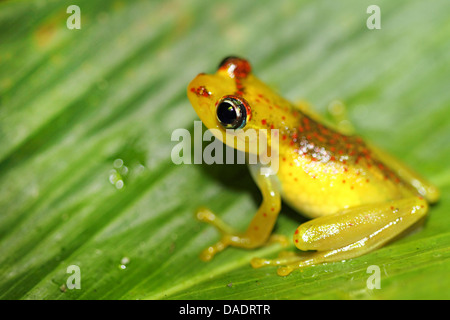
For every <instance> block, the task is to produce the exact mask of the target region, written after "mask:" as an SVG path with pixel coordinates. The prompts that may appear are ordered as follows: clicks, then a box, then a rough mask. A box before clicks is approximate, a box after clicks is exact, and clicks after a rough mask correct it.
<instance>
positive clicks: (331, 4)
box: [0, 0, 450, 299]
mask: <svg viewBox="0 0 450 320" xmlns="http://www.w3.org/2000/svg"><path fill="white" fill-rule="evenodd" d="M372 4H377V5H378V6H379V7H380V8H381V29H380V30H369V29H368V28H367V27H366V20H367V19H368V17H369V14H367V13H366V10H367V7H368V6H369V5H372ZM69 5H78V6H79V7H80V9H81V29H79V30H76V29H74V30H70V29H68V28H67V27H66V20H67V18H68V17H69V16H70V14H68V13H67V12H66V9H67V7H68V6H69ZM449 9H450V8H449V3H448V1H446V0H441V1H432V2H424V1H418V0H414V1H387V0H385V1H375V2H373V1H361V0H351V1H350V0H344V1H339V2H338V1H331V0H319V1H282V0H280V1H265V0H263V1H237V0H236V1H222V2H219V1H181V0H177V1H125V0H122V1H75V0H74V1H60V0H58V1H56V0H54V1H41V0H36V1H5V2H2V3H0V208H1V209H0V298H2V299H328V298H331V299H408V298H412V299H427V298H435V299H436V298H437V299H449V298H450V280H449V277H448V273H449V271H450V259H449V258H450V250H449V245H450V233H449V223H450V214H449V209H450V197H449V189H450V169H449V166H448V162H449V159H450V144H449V143H448V140H449V138H450V121H449V119H450V114H449V112H450V107H449V106H450V90H449V84H450V83H449V76H450V55H449V52H450V41H449V40H450V21H449V19H448V11H449ZM228 55H240V56H242V57H246V58H247V59H249V60H250V61H251V63H252V66H253V70H254V72H255V73H256V75H257V76H258V77H260V78H261V79H262V80H263V81H265V82H267V83H268V84H269V85H271V86H273V87H274V88H276V89H277V90H278V91H280V92H281V94H282V95H284V96H285V97H287V98H289V99H291V100H293V101H295V100H300V99H304V100H308V101H309V102H311V103H312V104H314V105H315V106H316V107H317V111H318V112H320V113H324V112H325V110H326V107H327V105H328V104H329V103H330V102H331V101H332V100H334V99H341V100H342V101H344V102H345V103H346V105H347V106H348V109H349V116H350V118H351V119H352V121H353V123H354V124H355V126H356V127H357V129H358V131H359V133H360V134H361V135H362V136H364V137H366V138H368V139H370V140H371V141H373V142H375V143H377V144H378V145H380V146H382V147H383V148H385V149H386V150H388V151H389V152H391V153H392V154H394V155H396V156H397V157H399V158H401V159H402V160H403V161H405V162H406V163H408V164H409V165H410V166H411V167H412V168H414V169H416V170H417V171H419V172H420V173H422V174H423V175H424V176H426V177H427V178H428V179H429V180H431V181H432V182H433V183H435V184H436V185H437V186H439V187H440V189H441V191H442V199H441V201H440V203H439V204H438V205H436V206H434V207H433V208H432V209H431V211H430V216H429V219H428V220H427V223H426V225H425V228H424V229H423V230H422V231H421V232H419V233H415V234H413V235H411V236H408V237H406V238H403V239H401V240H399V241H397V242H395V243H392V244H390V245H388V246H386V247H384V248H382V249H380V250H377V251H375V252H373V253H370V254H367V255H365V256H362V257H359V258H356V259H352V260H349V261H344V262H338V263H329V264H326V265H319V266H315V267H310V268H305V269H304V270H302V271H301V272H300V271H298V272H294V273H292V274H291V275H289V276H288V277H279V276H277V275H276V269H275V268H263V269H257V270H254V269H252V268H251V267H250V265H249V261H250V259H251V258H252V257H254V256H259V257H270V256H276V254H277V253H278V252H279V251H280V248H279V247H278V246H277V245H274V246H269V247H265V248H262V249H260V250H256V251H245V250H239V249H229V250H227V251H225V252H223V253H221V254H220V255H218V256H217V257H216V258H215V259H214V261H212V262H211V263H203V262H201V261H200V260H199V259H198V254H199V252H200V250H201V249H203V248H204V247H205V246H207V245H209V244H211V243H213V242H215V241H216V240H217V239H218V238H219V234H218V233H217V232H216V231H215V230H214V229H213V228H212V227H209V226H206V225H203V224H201V223H199V222H197V221H196V220H195V219H194V218H193V212H194V210H195V209H196V208H197V207H198V206H200V205H205V206H208V207H210V208H211V209H212V210H214V211H216V212H217V213H219V215H220V216H221V217H222V218H223V219H224V220H225V221H228V222H230V223H231V224H233V225H235V226H236V227H238V228H241V229H243V228H245V226H246V225H247V223H248V222H249V221H250V219H251V218H252V215H253V213H254V212H255V210H256V209H257V207H258V205H259V201H260V195H259V192H258V190H257V188H256V186H255V185H254V183H253V182H252V180H251V177H250V175H249V174H248V172H247V170H246V167H245V166H243V165H235V166H228V165H227V166H220V165H211V166H207V165H179V166H177V165H174V164H173V163H172V162H171V158H170V152H171V149H172V147H173V146H174V145H175V144H176V143H175V142H172V141H171V134H172V132H173V130H175V129H177V128H186V129H189V130H191V132H192V130H193V121H194V120H198V117H197V116H196V114H195V112H194V111H193V109H192V108H191V106H190V104H189V102H188V100H187V98H186V93H185V91H186V86H187V84H188V83H189V81H190V80H191V79H192V78H193V77H194V76H195V75H196V74H197V73H199V72H214V71H215V68H216V66H217V64H218V63H219V62H220V60H221V59H222V58H224V57H225V56H228ZM303 221H305V218H303V217H302V216H300V215H297V214H296V213H294V212H293V211H292V210H291V209H289V208H287V207H284V208H283V213H282V214H281V216H280V218H279V221H278V223H277V226H276V231H277V232H279V233H283V234H286V235H289V236H290V235H291V234H292V232H293V230H294V229H295V228H296V227H297V226H298V225H299V224H300V223H301V222H303ZM70 265H77V266H79V267H80V270H81V289H79V290H77V289H73V290H71V289H69V288H67V287H66V285H65V283H66V280H67V278H68V277H69V276H70V275H71V274H68V273H67V267H68V266H70ZM370 265H378V266H379V267H380V270H381V289H373V290H371V289H368V288H367V286H366V281H367V278H368V277H369V275H370V274H368V273H367V272H366V270H367V267H368V266H370Z"/></svg>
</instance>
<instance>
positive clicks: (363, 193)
mask: <svg viewBox="0 0 450 320" xmlns="http://www.w3.org/2000/svg"><path fill="white" fill-rule="evenodd" d="M187 94H188V97H189V100H190V102H191V104H192V106H193V107H194V109H195V111H196V112H197V114H198V116H199V117H200V119H201V120H202V122H203V123H204V125H205V126H206V127H207V128H208V129H216V130H214V132H215V135H216V137H217V138H218V139H220V140H221V141H223V142H225V143H227V144H228V145H230V146H231V147H233V148H236V143H235V142H233V141H234V140H231V139H226V136H227V133H226V130H227V129H228V130H230V129H231V130H237V129H242V130H243V131H244V132H245V131H246V130H249V129H253V130H260V129H265V130H264V132H270V131H271V130H275V129H276V130H278V132H277V133H278V135H276V138H277V139H278V141H277V142H278V143H277V144H275V143H274V141H272V139H273V135H269V134H267V135H265V138H266V139H267V144H268V147H269V148H270V147H271V146H275V145H277V146H278V147H277V150H275V151H276V152H277V154H278V157H279V169H278V171H277V172H276V174H270V173H269V174H261V172H260V169H261V166H262V165H261V164H258V163H256V164H250V165H249V168H250V172H251V173H252V177H253V178H254V180H255V182H256V184H257V185H258V187H259V189H260V191H261V193H262V196H263V200H262V204H261V205H260V207H259V209H258V211H257V212H256V214H255V216H254V218H253V220H252V221H251V223H250V225H249V226H248V228H247V230H246V231H245V232H244V233H238V232H235V231H234V230H233V228H231V227H230V226H228V225H227V224H225V223H224V222H223V221H221V220H220V219H219V218H218V217H217V216H216V215H214V214H213V213H212V212H211V211H209V210H208V209H205V208H202V209H199V210H198V212H197V218H198V219H200V220H201V221H204V222H207V223H210V224H212V225H214V226H215V227H216V228H217V229H218V230H219V231H220V232H221V233H222V238H221V240H220V241H219V242H217V243H216V244H214V245H212V246H210V247H208V248H206V249H205V250H204V251H203V252H202V253H201V258H202V259H203V260H205V261H208V260H210V259H212V258H213V257H214V255H215V254H216V253H218V252H220V251H222V250H224V249H225V248H226V247H228V246H233V247H240V248H257V247H260V246H262V245H264V244H266V243H268V242H271V241H279V242H281V243H283V244H286V243H287V240H286V238H285V237H284V236H281V235H276V234H275V235H271V233H272V229H273V227H274V224H275V222H276V219H277V216H278V214H279V212H280V209H281V199H283V201H285V202H286V203H288V204H289V205H290V206H291V207H292V208H294V209H296V210H298V211H300V212H302V213H303V214H305V215H307V216H308V217H310V218H312V220H310V221H308V222H306V223H304V224H302V225H300V226H299V227H298V228H297V229H296V231H295V232H294V236H293V241H294V244H295V246H296V247H297V248H298V249H300V250H302V251H308V252H300V253H294V252H282V253H281V254H280V256H279V257H278V259H273V260H269V259H261V258H254V259H252V261H251V264H252V266H253V267H255V268H258V267H262V266H266V265H276V266H279V268H278V274H279V275H288V274H289V273H291V272H292V271H293V270H295V269H297V268H302V267H305V266H310V265H315V264H319V263H324V262H332V261H340V260H344V259H350V258H354V257H357V256H360V255H362V254H365V253H367V252H369V251H372V250H374V249H376V248H379V247H380V246H382V245H384V244H386V243H387V242H389V241H390V240H392V239H394V238H395V237H396V236H398V235H400V234H402V233H404V232H405V231H409V230H411V229H412V228H415V227H417V226H419V225H420V224H421V223H422V222H423V220H424V218H425V216H426V214H427V211H428V204H429V203H434V202H436V201H437V200H438V199H439V191H438V189H437V188H436V187H434V186H432V185H431V184H430V183H428V182H426V181H425V180H424V179H422V178H421V177H420V176H419V175H417V174H416V173H415V172H413V171H412V170H410V169H408V168H407V167H405V166H404V165H403V164H402V163H400V162H399V161H398V160H396V159H394V158H393V157H392V156H390V155H388V154H387V153H385V152H383V151H381V150H380V149H378V148H376V147H374V146H372V145H370V144H368V143H367V142H364V141H363V139H361V138H360V137H358V136H357V135H354V134H353V132H352V131H353V130H352V127H351V126H350V125H349V122H348V121H346V120H342V119H343V116H342V115H343V113H342V110H343V109H342V108H335V111H337V112H335V113H334V114H335V116H336V121H335V123H334V124H333V123H326V122H325V121H324V120H323V119H321V118H320V117H319V116H318V115H317V114H315V113H314V112H312V110H311V109H310V108H309V106H308V105H307V104H306V103H300V104H293V103H291V102H289V101H287V100H285V99H284V98H282V97H281V96H279V95H278V94H277V93H276V92H274V91H273V90H272V89H270V88H269V87H268V86H267V85H265V84H264V83H263V82H261V81H260V80H259V79H258V78H256V77H255V76H254V75H253V73H252V70H251V66H250V64H249V63H248V61H246V60H245V59H242V58H239V57H228V58H225V59H224V60H223V61H222V62H221V63H220V65H219V68H218V70H217V72H216V73H215V74H212V75H209V74H204V73H201V74H199V75H198V76H197V77H196V78H195V79H194V80H192V82H191V83H190V84H189V86H188V90H187ZM336 106H338V107H339V105H336ZM339 110H341V112H339ZM338 118H340V119H341V120H342V121H337V119H338ZM218 132H219V134H218ZM261 132H263V131H261ZM229 141H231V142H229ZM250 143H251V142H248V143H247V144H245V147H244V151H245V152H247V153H249V152H250V151H249V150H250V148H249V147H250Z"/></svg>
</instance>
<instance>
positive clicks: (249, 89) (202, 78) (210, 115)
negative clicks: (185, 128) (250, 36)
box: [187, 57, 275, 153]
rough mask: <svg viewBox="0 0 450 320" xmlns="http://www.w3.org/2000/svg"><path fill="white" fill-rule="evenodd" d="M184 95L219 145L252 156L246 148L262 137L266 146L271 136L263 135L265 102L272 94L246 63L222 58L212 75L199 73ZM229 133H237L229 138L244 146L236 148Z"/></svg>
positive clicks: (266, 124) (266, 114)
mask: <svg viewBox="0 0 450 320" xmlns="http://www.w3.org/2000/svg"><path fill="white" fill-rule="evenodd" d="M187 94H188V97H189V100H190V102H191V104H192V106H193V107H194V109H195V111H196V112H197V114H198V116H199V117H200V119H201V120H202V122H203V124H204V125H205V126H206V127H207V128H208V129H210V130H211V129H215V130H211V132H212V133H213V134H214V135H215V136H216V137H217V138H218V139H220V140H221V141H222V142H224V143H226V144H227V145H229V146H231V147H233V148H235V149H239V150H241V151H245V152H252V150H254V148H250V145H251V144H252V143H253V144H254V143H256V139H259V137H261V134H264V135H265V136H264V138H265V139H266V140H265V141H267V144H266V145H267V146H270V139H271V135H270V134H267V129H270V128H271V124H270V122H269V120H268V119H270V113H271V111H270V110H269V105H270V103H269V102H270V99H271V96H273V97H274V96H275V94H274V93H273V92H272V90H271V89H269V88H268V87H267V86H266V85H265V84H264V83H262V82H261V81H260V80H258V79H257V78H256V77H255V76H253V74H252V72H251V66H250V64H249V63H248V61H247V60H245V59H242V58H238V57H227V58H225V59H224V60H223V61H222V62H221V63H220V64H219V68H218V70H217V72H216V73H215V74H204V73H200V74H199V75H198V76H197V77H195V79H194V80H192V81H191V83H190V84H189V86H188V90H187ZM270 109H272V107H270ZM265 119H267V120H265ZM272 128H273V126H272ZM238 129H242V130H238ZM250 129H252V130H251V132H250V131H249V130H250ZM258 129H266V130H263V131H261V130H258ZM230 132H232V133H236V132H240V134H238V135H236V134H233V137H234V136H237V139H238V140H239V139H241V142H244V143H241V144H239V143H238V144H236V142H235V140H234V139H233V137H230ZM250 133H251V134H250ZM255 133H256V135H257V138H256V139H254V134H255ZM252 137H253V138H252ZM238 140H236V141H238ZM258 150H259V149H258ZM263 151H264V150H259V151H257V152H256V153H261V152H263Z"/></svg>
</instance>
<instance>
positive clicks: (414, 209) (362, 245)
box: [252, 197, 428, 276]
mask: <svg viewBox="0 0 450 320" xmlns="http://www.w3.org/2000/svg"><path fill="white" fill-rule="evenodd" d="M427 210H428V205H427V202H426V201H425V200H424V199H422V198H420V197H409V198H405V199H399V200H393V201H388V202H386V203H381V204H373V205H365V206H360V207H355V208H349V209H346V210H344V211H341V212H340V213H338V214H334V215H329V216H323V217H320V218H316V219H314V220H311V221H308V222H306V223H304V224H302V225H300V227H298V228H297V230H296V232H295V234H294V243H295V245H296V246H297V248H299V249H300V250H303V251H310V250H315V251H311V252H304V253H300V254H284V255H283V256H281V257H279V258H278V259H273V260H268V259H260V258H255V259H253V260H252V266H253V267H254V268H258V267H263V266H279V268H278V274H279V275H282V276H285V275H288V274H289V273H291V272H292V271H293V270H295V269H298V268H303V267H306V266H310V265H316V264H320V263H324V262H333V261H341V260H346V259H351V258H355V257H358V256H360V255H363V254H365V253H367V252H370V251H372V250H374V249H376V248H378V247H380V246H382V245H384V244H386V243H387V242H388V241H391V240H393V239H394V238H396V237H397V236H399V235H400V234H402V233H403V232H405V231H406V230H410V229H411V228H412V227H414V226H416V225H417V224H418V223H419V222H420V221H421V220H422V219H423V218H424V217H425V215H426V213H427Z"/></svg>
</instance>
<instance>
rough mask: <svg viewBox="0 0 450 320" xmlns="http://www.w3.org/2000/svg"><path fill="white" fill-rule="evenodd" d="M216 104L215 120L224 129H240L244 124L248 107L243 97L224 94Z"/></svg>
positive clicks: (247, 114)
mask: <svg viewBox="0 0 450 320" xmlns="http://www.w3.org/2000/svg"><path fill="white" fill-rule="evenodd" d="M216 105H217V109H216V116H217V120H218V121H219V122H220V124H221V125H222V126H223V127H224V128H225V129H240V128H243V127H244V126H245V125H246V123H247V119H248V116H249V108H248V104H247V102H246V101H244V99H242V98H239V99H238V98H236V97H233V96H225V97H223V98H222V99H220V100H219V101H218V102H217V104H216Z"/></svg>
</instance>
